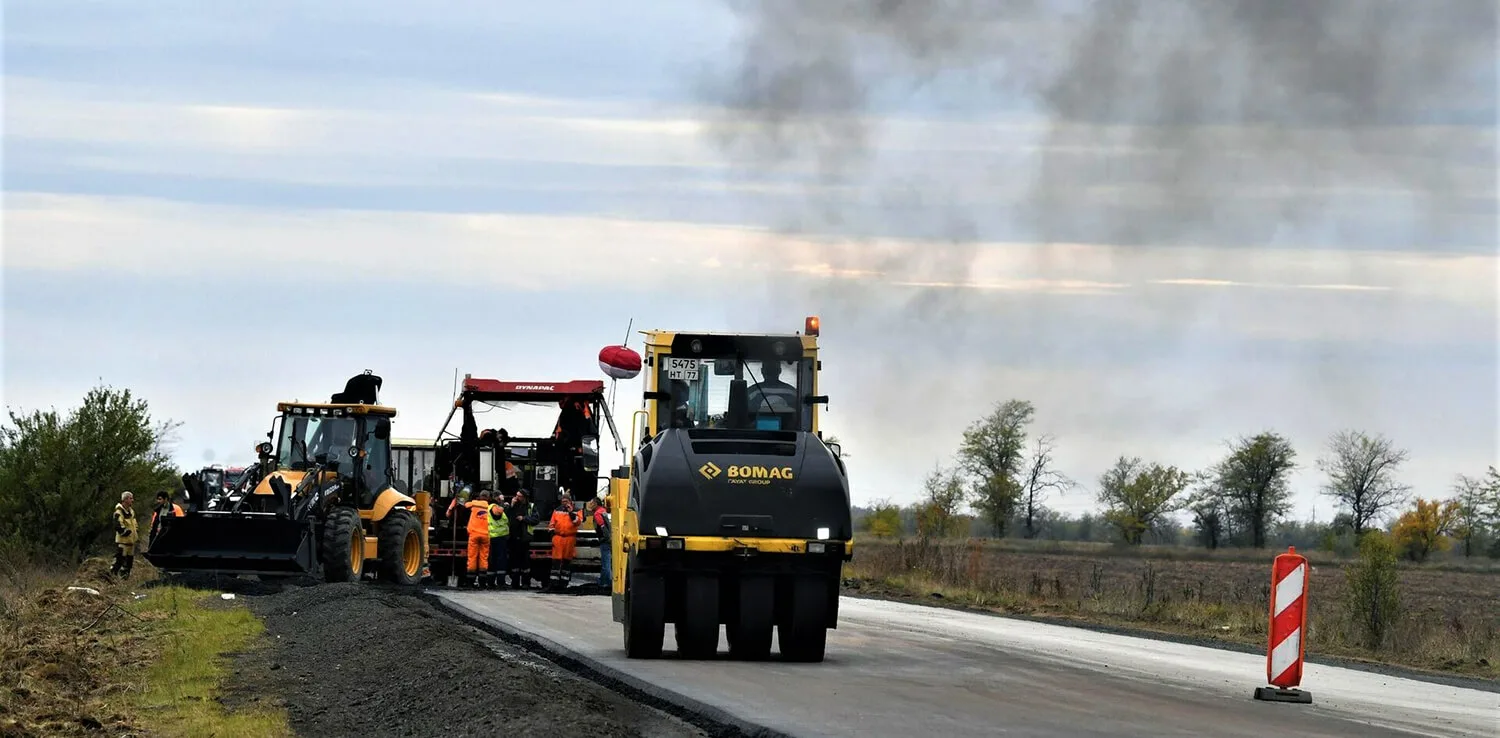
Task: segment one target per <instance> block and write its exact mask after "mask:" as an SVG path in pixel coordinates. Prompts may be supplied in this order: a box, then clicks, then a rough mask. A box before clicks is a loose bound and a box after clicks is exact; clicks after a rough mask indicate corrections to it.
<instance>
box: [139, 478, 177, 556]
mask: <svg viewBox="0 0 1500 738" xmlns="http://www.w3.org/2000/svg"><path fill="white" fill-rule="evenodd" d="M168 505H171V508H170V509H171V515H170V517H174V518H180V517H182V516H183V515H185V513H183V511H182V506H181V505H179V504H177V503H176V502H172V497H171V496H170V495H168V494H167V493H166V492H165V491H162V492H157V493H156V508H155V510H153V511H152V513H151V528H150V529H149V531H150V532H149V534H148V535H147V538H146V546H147V547H148V548H149V547H150V546H151V542H152V541H154V540H156V537H157V536H158V535H161V532H162V529H164V528H165V527H166V522H167V521H166V520H165V519H164V517H165V516H163V515H162V513H164V512H167V510H168V507H167V506H168Z"/></svg>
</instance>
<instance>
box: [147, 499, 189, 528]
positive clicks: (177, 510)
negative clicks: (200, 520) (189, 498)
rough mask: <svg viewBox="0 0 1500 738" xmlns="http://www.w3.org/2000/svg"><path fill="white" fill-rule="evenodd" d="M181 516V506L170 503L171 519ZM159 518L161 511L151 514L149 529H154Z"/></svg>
mask: <svg viewBox="0 0 1500 738" xmlns="http://www.w3.org/2000/svg"><path fill="white" fill-rule="evenodd" d="M183 515H184V513H183V512H182V505H179V504H177V503H175V502H174V503H172V517H174V518H180V517H182V516H183ZM160 518H161V511H160V510H158V511H156V512H154V513H151V527H152V528H153V529H154V528H156V521H157V520H158V519H160Z"/></svg>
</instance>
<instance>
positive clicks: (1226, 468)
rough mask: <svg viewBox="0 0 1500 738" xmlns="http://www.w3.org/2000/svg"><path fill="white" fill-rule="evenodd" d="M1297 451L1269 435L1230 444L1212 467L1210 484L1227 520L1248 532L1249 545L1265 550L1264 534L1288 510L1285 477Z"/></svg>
mask: <svg viewBox="0 0 1500 738" xmlns="http://www.w3.org/2000/svg"><path fill="white" fill-rule="evenodd" d="M1296 457H1297V452H1296V451H1295V450H1294V449H1293V448H1292V444H1291V442H1290V441H1288V440H1287V439H1286V438H1284V437H1282V436H1280V435H1278V434H1276V433H1271V432H1265V433H1259V434H1257V435H1255V436H1253V437H1251V438H1241V439H1239V440H1238V441H1235V442H1233V443H1231V444H1230V451H1229V455H1228V456H1227V457H1225V458H1224V460H1223V461H1220V462H1219V463H1218V464H1216V465H1214V468H1213V475H1214V485H1215V486H1216V487H1217V488H1218V489H1219V491H1220V493H1221V494H1223V496H1224V501H1225V504H1226V509H1227V511H1228V513H1229V516H1230V519H1231V520H1232V521H1233V522H1234V524H1235V525H1236V527H1237V528H1239V529H1240V530H1242V531H1248V532H1249V533H1250V542H1251V545H1253V546H1255V547H1256V548H1265V547H1266V532H1267V531H1268V530H1270V527H1271V524H1272V523H1275V522H1276V521H1277V520H1279V519H1280V518H1281V517H1282V516H1284V515H1286V513H1287V511H1288V510H1290V509H1291V507H1292V503H1291V497H1292V491H1291V487H1290V486H1289V485H1288V484H1287V476H1288V475H1289V474H1290V473H1291V471H1292V470H1293V469H1295V468H1297V464H1296V461H1295V459H1296Z"/></svg>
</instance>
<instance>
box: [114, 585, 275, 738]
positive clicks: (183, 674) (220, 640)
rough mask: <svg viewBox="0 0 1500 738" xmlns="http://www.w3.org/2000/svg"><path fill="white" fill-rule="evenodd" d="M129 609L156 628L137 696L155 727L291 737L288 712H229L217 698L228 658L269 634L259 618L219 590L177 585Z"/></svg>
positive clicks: (249, 737)
mask: <svg viewBox="0 0 1500 738" xmlns="http://www.w3.org/2000/svg"><path fill="white" fill-rule="evenodd" d="M131 605H132V609H133V610H134V611H135V612H136V614H137V615H139V616H140V617H141V618H142V619H143V620H144V621H146V622H148V623H153V624H154V625H155V627H154V628H153V629H152V630H153V631H154V633H153V636H154V637H153V638H152V639H151V642H152V646H153V647H154V650H155V652H154V654H153V656H154V657H155V658H154V659H153V660H152V662H151V665H150V666H149V667H147V669H146V674H145V680H144V684H143V688H142V689H141V690H140V691H139V692H135V693H133V694H132V695H131V703H132V705H133V707H135V708H136V711H137V712H138V713H139V714H142V715H146V716H149V720H148V721H147V722H148V723H149V724H150V725H151V727H152V728H153V729H155V730H156V731H158V732H160V733H161V734H162V735H167V736H244V737H245V738H253V737H254V736H284V735H290V734H291V730H290V729H289V728H288V726H287V721H286V713H285V712H284V711H282V710H279V709H275V708H271V707H267V706H264V705H258V706H255V707H249V708H246V709H243V710H239V711H234V712H231V711H228V710H226V709H225V707H224V705H223V703H222V702H220V701H219V699H218V697H219V693H220V688H221V685H222V683H223V681H224V678H225V676H226V675H227V674H228V670H227V667H226V663H225V658H224V657H225V656H226V655H227V654H231V653H236V652H239V651H243V650H245V649H246V648H249V647H250V646H251V644H253V643H254V642H255V640H256V639H257V638H258V637H259V636H260V635H261V634H262V633H263V632H265V625H264V624H263V623H262V622H261V621H260V619H259V618H257V617H255V615H253V614H252V613H251V612H250V611H249V610H247V609H245V608H244V607H243V606H242V605H239V604H236V603H233V602H232V601H231V602H226V601H224V600H221V599H219V595H218V593H204V592H202V591H199V590H192V589H187V588H185V587H178V586H168V587H157V588H153V589H152V590H150V593H149V594H148V595H147V596H146V598H145V599H144V600H140V601H137V602H133V603H131Z"/></svg>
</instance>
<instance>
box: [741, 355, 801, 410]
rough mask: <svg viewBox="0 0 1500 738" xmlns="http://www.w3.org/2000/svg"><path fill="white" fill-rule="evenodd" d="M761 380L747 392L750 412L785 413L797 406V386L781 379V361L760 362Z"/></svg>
mask: <svg viewBox="0 0 1500 738" xmlns="http://www.w3.org/2000/svg"><path fill="white" fill-rule="evenodd" d="M761 372H762V375H761V381H760V382H758V383H756V384H755V385H752V386H751V387H750V391H749V392H748V400H749V406H750V412H751V413H768V412H769V413H786V412H793V411H795V409H796V407H797V388H796V387H793V386H792V385H790V384H787V383H786V382H783V381H781V362H779V361H766V362H763V363H762V364H761Z"/></svg>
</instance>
